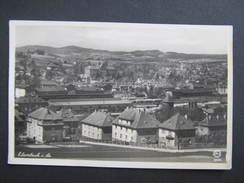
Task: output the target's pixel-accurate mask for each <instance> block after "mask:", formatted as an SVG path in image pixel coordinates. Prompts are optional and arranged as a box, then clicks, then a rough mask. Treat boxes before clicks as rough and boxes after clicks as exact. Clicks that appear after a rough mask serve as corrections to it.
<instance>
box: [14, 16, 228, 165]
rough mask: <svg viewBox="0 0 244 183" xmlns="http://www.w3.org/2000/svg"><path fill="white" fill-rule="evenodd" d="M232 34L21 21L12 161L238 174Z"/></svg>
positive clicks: (216, 29)
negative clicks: (217, 170)
mask: <svg viewBox="0 0 244 183" xmlns="http://www.w3.org/2000/svg"><path fill="white" fill-rule="evenodd" d="M231 31H232V27H230V26H199V25H159V24H158V25H157V24H132V23H131V24H128V23H126V24H124V23H96V22H93V23H92V22H51V21H50V22H45V21H12V22H11V23H10V74H12V76H10V90H9V92H10V98H9V100H10V104H12V105H10V108H9V113H10V115H9V116H10V120H9V134H10V135H9V138H10V141H9V142H10V143H9V146H10V147H9V149H10V151H9V158H10V159H11V161H9V162H10V163H13V164H14V163H15V160H16V162H17V161H18V163H20V164H25V162H28V161H29V160H31V161H32V160H33V162H34V163H33V164H45V163H42V161H43V162H44V161H45V162H47V161H49V162H51V163H50V164H52V165H55V160H58V162H60V161H62V160H64V162H67V161H66V160H70V161H71V162H75V161H76V162H81V163H80V164H79V166H83V164H82V162H86V164H85V165H88V166H89V162H90V161H92V162H94V161H95V162H97V166H103V164H102V163H103V162H106V166H111V167H113V165H112V164H111V165H108V164H109V162H111V163H113V162H118V164H119V163H124V164H125V163H128V167H136V163H138V162H139V163H141V162H143V163H144V164H145V167H151V168H153V167H154V165H155V164H156V165H155V167H157V168H158V167H162V168H167V167H168V166H167V163H171V165H172V166H173V165H174V163H176V164H177V166H178V167H181V165H182V167H183V165H184V164H187V163H192V164H194V165H195V166H192V167H187V168H197V167H198V166H199V167H201V165H203V166H204V167H205V168H210V169H211V166H209V163H210V164H211V165H213V164H216V167H221V166H222V165H225V166H223V168H230V166H231V165H230V164H231V150H228V148H230V149H231V145H232V144H231V143H232V142H231V138H230V137H231V135H232V131H231V127H232V119H231V118H230V115H231V114H230V113H231V112H230V111H231V109H230V110H229V108H230V107H231V106H232V104H230V101H231V100H230V98H229V97H231V95H232V93H229V92H232V91H231V88H230V87H232V83H230V80H229V79H228V78H231V77H230V76H229V75H230V74H232V71H230V69H229V68H231V66H230V64H232V63H231V59H232V55H231V52H230V50H231V49H232V45H231V44H232V43H231V36H232V32H231ZM11 93H12V95H11ZM11 101H12V102H11ZM11 116H12V117H11ZM36 162H38V163H36ZM52 162H54V163H52ZM147 163H148V166H147ZM150 163H152V164H153V165H152V166H150ZM27 164H28V163H27ZM64 164H65V163H64ZM67 165H72V163H71V164H70V163H68V164H67ZM91 166H96V164H95V165H94V164H92V165H91ZM172 166H171V167H172ZM114 167H120V166H119V165H115V166H114ZM122 167H126V166H125V165H123V166H122ZM213 167H215V166H214V165H213ZM216 167H215V168H216ZM138 168H143V167H138Z"/></svg>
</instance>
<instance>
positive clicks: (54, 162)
mask: <svg viewBox="0 0 244 183" xmlns="http://www.w3.org/2000/svg"><path fill="white" fill-rule="evenodd" d="M84 24H90V25H91V26H93V25H94V26H95V25H97V24H105V25H106V26H118V25H122V24H123V25H125V26H126V25H131V23H104V22H103V23H98V22H65V21H21V20H11V21H9V28H10V29H9V100H8V101H9V103H8V104H9V116H8V117H9V141H8V142H9V143H8V145H9V146H8V163H9V164H18V165H51V166H87V167H115V168H143V169H147V168H153V169H161V168H167V169H219V170H221V169H231V168H232V125H233V122H232V121H233V120H232V115H233V113H232V109H233V27H232V26H231V25H174V24H163V25H162V24H161V25H160V24H134V25H138V26H139V25H140V26H141V25H147V26H148V27H151V28H153V26H175V27H176V28H179V27H181V26H193V27H195V26H204V27H206V26H222V27H223V28H226V29H228V32H229V34H228V57H227V58H228V100H227V101H228V112H227V113H228V115H227V153H226V163H185V162H180V163H178V162H129V161H128V162H127V161H100V160H98V161H93V160H73V159H70V160H67V159H32V158H16V157H14V154H15V153H14V152H15V146H14V144H15V143H14V106H15V104H14V92H15V87H14V86H15V27H16V26H18V25H42V26H45V25H55V26H58V25H62V26H81V25H84Z"/></svg>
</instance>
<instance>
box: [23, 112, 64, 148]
mask: <svg viewBox="0 0 244 183" xmlns="http://www.w3.org/2000/svg"><path fill="white" fill-rule="evenodd" d="M63 126H64V123H63V121H62V118H61V116H60V114H57V113H55V112H53V111H51V110H50V109H48V108H44V107H41V108H39V109H37V110H35V111H33V112H32V113H30V114H29V115H28V119H27V137H29V138H31V139H33V140H34V141H35V142H36V143H45V142H46V143H47V142H57V141H62V140H63Z"/></svg>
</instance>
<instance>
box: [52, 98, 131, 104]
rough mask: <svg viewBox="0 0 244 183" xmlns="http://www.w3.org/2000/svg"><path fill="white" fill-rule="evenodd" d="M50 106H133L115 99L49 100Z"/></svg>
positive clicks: (127, 101)
mask: <svg viewBox="0 0 244 183" xmlns="http://www.w3.org/2000/svg"><path fill="white" fill-rule="evenodd" d="M48 103H49V105H52V106H82V105H84V106H86V105H92V106H93V105H116V104H131V103H132V101H129V100H113V99H97V100H92V99H91V100H82V99H77V100H65V99H64V100H49V102H48Z"/></svg>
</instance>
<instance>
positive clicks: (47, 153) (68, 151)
mask: <svg viewBox="0 0 244 183" xmlns="http://www.w3.org/2000/svg"><path fill="white" fill-rule="evenodd" d="M212 154H213V153H212V152H206V151H205V152H204V151H199V152H184V153H171V152H156V151H148V150H141V149H131V148H121V147H109V146H103V145H91V144H84V143H79V144H74V145H73V144H69V145H65V144H55V145H43V144H40V145H36V144H32V145H18V146H16V151H15V156H16V157H22V158H31V157H37V158H55V159H85V160H111V161H152V162H215V161H214V158H213V155H212ZM224 156H225V153H222V155H221V161H218V162H223V161H224V158H223V157H224Z"/></svg>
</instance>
